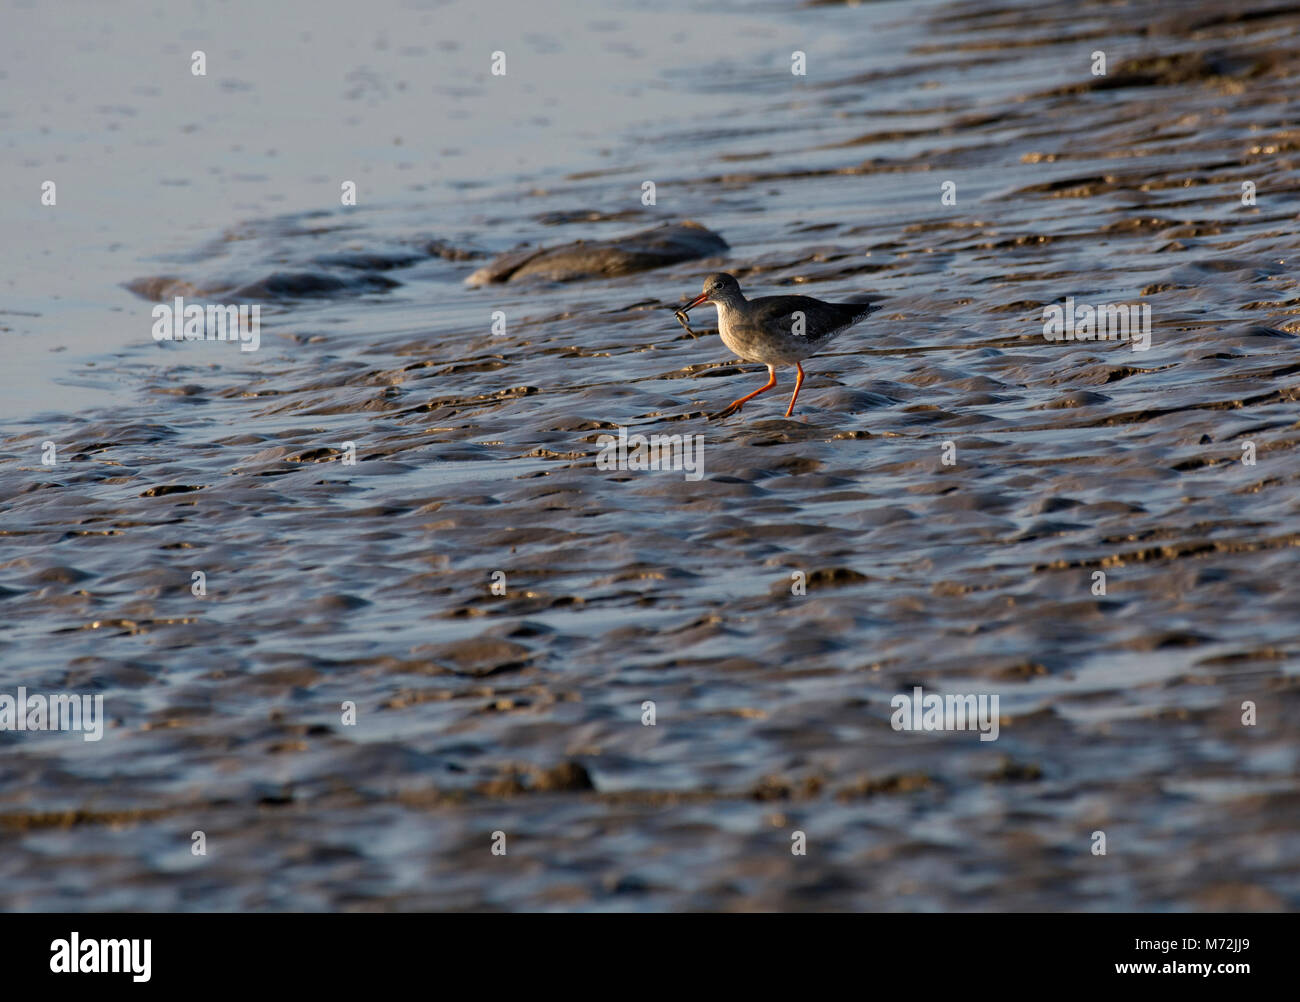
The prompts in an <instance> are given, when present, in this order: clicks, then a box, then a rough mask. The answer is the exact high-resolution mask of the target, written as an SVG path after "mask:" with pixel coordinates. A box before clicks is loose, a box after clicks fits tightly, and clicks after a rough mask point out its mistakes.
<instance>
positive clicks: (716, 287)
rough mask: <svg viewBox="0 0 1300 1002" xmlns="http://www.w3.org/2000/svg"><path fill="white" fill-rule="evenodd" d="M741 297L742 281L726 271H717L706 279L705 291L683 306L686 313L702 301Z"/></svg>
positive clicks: (712, 301)
mask: <svg viewBox="0 0 1300 1002" xmlns="http://www.w3.org/2000/svg"><path fill="white" fill-rule="evenodd" d="M738 297H740V283H739V282H737V281H736V279H735V278H734V277H733V276H731V275H728V274H727V273H726V272H725V271H715V272H714V273H713V274H712V275H710V276H708V277H707V278H706V279H705V280H704V291H703V292H701V293H700V294H699V295H698V296H696V297H695V298H694V299H692V300H691V301H690V302H689V303H687V304H686V305H685V306H683V307H682V312H683V313H685V312H687V311H689V310H693V309H694V308H695V307H697V306H699V305H700V304H701V303H714V304H717V303H725V302H727V301H728V300H733V299H736V298H738Z"/></svg>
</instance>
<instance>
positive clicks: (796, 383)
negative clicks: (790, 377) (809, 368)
mask: <svg viewBox="0 0 1300 1002" xmlns="http://www.w3.org/2000/svg"><path fill="white" fill-rule="evenodd" d="M794 367H795V368H796V369H798V370H799V375H798V376H796V377H795V380H794V396H792V397H791V398H790V406H789V407H787V408H786V409H785V416H786V417H789V416H790V415H791V414H793V413H794V402H795V401H796V400H798V399H799V388H800V387H801V386H803V366H802V365H800V364H799V363H798V362H795V363H794Z"/></svg>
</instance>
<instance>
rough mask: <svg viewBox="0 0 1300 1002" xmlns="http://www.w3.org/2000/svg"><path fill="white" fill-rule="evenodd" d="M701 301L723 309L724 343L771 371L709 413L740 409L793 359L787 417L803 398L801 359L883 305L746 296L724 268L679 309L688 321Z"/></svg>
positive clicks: (722, 414) (771, 383)
mask: <svg viewBox="0 0 1300 1002" xmlns="http://www.w3.org/2000/svg"><path fill="white" fill-rule="evenodd" d="M701 303H712V304H713V305H714V306H716V307H717V308H718V333H719V334H720V335H722V343H723V344H725V345H726V346H727V347H728V348H730V349H731V350H732V351H734V352H735V353H736V354H737V355H739V356H740V357H741V358H742V359H744V360H745V361H746V362H762V363H763V364H764V365H766V366H767V375H768V380H767V383H765V384H764V385H763V386H762V387H760V388H759V389H757V390H755V391H754V392H753V393H751V394H749V395H748V396H744V397H741V398H740V399H739V400H736V401H734V402H732V403H731V404H730V405H729V406H727V407H724V408H723V409H722V410H720V411H718V412H717V413H716V414H710V415H709V417H710V418H711V419H712V418H725V417H730V416H731V415H732V414H736V413H738V412H739V411H740V409H741V408H742V407H744V406H745V404H746V403H747V402H748V401H750V400H752V399H754V397H756V396H758V395H759V394H760V393H763V392H765V391H766V390H770V389H771V388H772V387H773V386H775V385H776V367H777V366H778V365H791V364H793V365H794V367H795V369H796V370H797V371H798V373H799V375H798V376H797V377H796V378H795V383H794V396H792V397H791V398H790V406H789V407H787V408H786V409H785V416H786V417H789V416H790V415H791V414H793V413H794V402H795V401H796V400H798V399H799V390H800V388H801V387H802V386H803V365H801V364H800V363H802V362H803V360H804V359H805V358H808V357H809V356H810V355H814V354H816V353H817V352H819V351H821V350H822V349H823V348H824V347H826V345H828V344H830V342H831V340H832V339H833V338H834V337H835V336H836V335H837V334H840V333H841V332H843V331H846V330H848V329H849V328H850V327H852V326H853V325H854V324H855V323H857V322H858V321H859V320H861V319H862V318H863V317H865V316H867V314H869V313H871V312H872V311H873V310H878V309H879V308H880V307H878V306H873V305H872V304H871V303H826V302H823V301H822V300H820V299H813V298H812V297H811V296H763V297H762V298H761V299H746V298H745V294H744V293H743V292H741V291H740V283H739V282H737V281H736V279H735V278H734V277H733V276H732V275H728V274H727V273H726V272H721V271H719V272H715V273H714V274H712V275H710V276H709V277H708V278H706V279H705V280H704V291H703V292H701V293H700V294H699V295H698V296H696V297H695V298H694V299H692V300H691V301H690V302H689V303H687V304H686V305H685V306H683V307H682V308H681V309H680V310H678V311H677V314H678V319H679V320H682V323H683V325H684V324H685V320H684V319H683V317H684V315H685V314H686V312H687V311H688V310H693V309H694V308H695V307H697V306H699V305H700V304H701ZM687 330H690V328H689V327H687Z"/></svg>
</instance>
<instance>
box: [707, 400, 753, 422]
mask: <svg viewBox="0 0 1300 1002" xmlns="http://www.w3.org/2000/svg"><path fill="white" fill-rule="evenodd" d="M744 406H745V405H744V403H743V402H742V401H740V400H737V401H735V402H734V403H731V404H728V405H727V406H726V407H724V408H722V410H720V411H718V412H717V413H715V414H710V415H709V420H710V421H721V420H722V419H723V418H729V417H731V415H733V414H739V413H740V409H741V408H742V407H744Z"/></svg>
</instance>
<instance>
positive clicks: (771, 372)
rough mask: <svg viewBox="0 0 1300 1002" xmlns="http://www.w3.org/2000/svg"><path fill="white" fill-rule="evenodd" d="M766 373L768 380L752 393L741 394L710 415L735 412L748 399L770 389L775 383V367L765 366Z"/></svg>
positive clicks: (717, 416) (727, 415)
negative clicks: (741, 395) (738, 397)
mask: <svg viewBox="0 0 1300 1002" xmlns="http://www.w3.org/2000/svg"><path fill="white" fill-rule="evenodd" d="M767 375H768V380H767V382H766V383H765V384H764V385H763V386H761V387H759V388H758V389H757V390H755V391H754V392H753V393H750V394H749V395H748V396H743V397H741V398H740V399H739V400H734V401H732V402H731V403H730V404H728V405H727V406H726V407H724V408H722V410H720V411H718V413H716V414H712V415H710V417H714V418H724V417H730V416H731V415H732V414H735V413H736V412H737V411H739V410H740V409H741V408H742V407H744V406H745V404H746V403H747V402H748V401H750V400H753V399H754V398H755V397H756V396H758V395H759V394H760V393H763V392H765V391H767V390H770V389H771V388H772V387H773V386H775V385H776V367H775V366H772V365H769V366H768V367H767Z"/></svg>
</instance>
